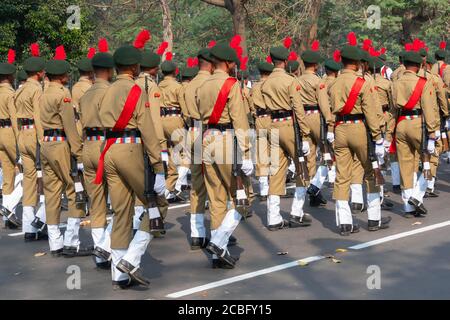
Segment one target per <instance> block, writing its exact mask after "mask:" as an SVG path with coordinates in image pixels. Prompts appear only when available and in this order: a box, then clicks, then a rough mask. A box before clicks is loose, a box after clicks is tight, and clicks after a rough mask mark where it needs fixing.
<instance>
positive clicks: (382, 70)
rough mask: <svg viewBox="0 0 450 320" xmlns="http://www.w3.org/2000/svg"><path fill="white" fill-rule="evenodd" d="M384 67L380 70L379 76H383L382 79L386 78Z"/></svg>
mask: <svg viewBox="0 0 450 320" xmlns="http://www.w3.org/2000/svg"><path fill="white" fill-rule="evenodd" d="M386 69H387V68H386V66H383V67H382V68H381V75H382V76H383V77H386Z"/></svg>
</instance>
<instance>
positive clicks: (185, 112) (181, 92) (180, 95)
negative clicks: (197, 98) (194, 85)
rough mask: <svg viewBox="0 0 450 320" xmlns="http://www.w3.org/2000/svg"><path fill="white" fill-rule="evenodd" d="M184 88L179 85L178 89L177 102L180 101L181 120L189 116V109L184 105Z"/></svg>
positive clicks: (185, 119)
mask: <svg viewBox="0 0 450 320" xmlns="http://www.w3.org/2000/svg"><path fill="white" fill-rule="evenodd" d="M184 93H185V88H184V87H180V89H179V90H178V94H177V95H178V102H179V103H180V108H181V112H182V113H183V120H184V121H185V122H186V121H187V120H188V118H189V111H188V109H187V105H186V99H185V97H184Z"/></svg>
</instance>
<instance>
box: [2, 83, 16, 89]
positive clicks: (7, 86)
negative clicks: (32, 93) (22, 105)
mask: <svg viewBox="0 0 450 320" xmlns="http://www.w3.org/2000/svg"><path fill="white" fill-rule="evenodd" d="M0 88H8V89H11V90H13V91H14V88H13V87H12V85H11V84H10V83H0Z"/></svg>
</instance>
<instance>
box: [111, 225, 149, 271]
mask: <svg viewBox="0 0 450 320" xmlns="http://www.w3.org/2000/svg"><path fill="white" fill-rule="evenodd" d="M152 239H153V236H152V235H151V234H150V233H148V232H145V231H141V230H138V231H137V232H136V234H135V235H134V237H133V240H131V242H130V245H129V246H128V250H127V253H126V254H125V255H124V256H123V257H122V259H124V260H126V261H128V262H129V263H131V264H132V265H133V267H136V268H137V267H139V265H140V264H141V258H142V256H143V255H144V253H145V250H147V246H148V244H149V243H150V241H151V240H152ZM113 251H114V250H113Z"/></svg>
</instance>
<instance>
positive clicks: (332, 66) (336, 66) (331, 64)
mask: <svg viewBox="0 0 450 320" xmlns="http://www.w3.org/2000/svg"><path fill="white" fill-rule="evenodd" d="M325 68H326V69H329V70H331V71H339V70H341V69H342V63H340V62H336V61H334V59H327V60H325Z"/></svg>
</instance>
